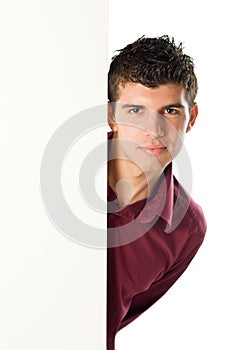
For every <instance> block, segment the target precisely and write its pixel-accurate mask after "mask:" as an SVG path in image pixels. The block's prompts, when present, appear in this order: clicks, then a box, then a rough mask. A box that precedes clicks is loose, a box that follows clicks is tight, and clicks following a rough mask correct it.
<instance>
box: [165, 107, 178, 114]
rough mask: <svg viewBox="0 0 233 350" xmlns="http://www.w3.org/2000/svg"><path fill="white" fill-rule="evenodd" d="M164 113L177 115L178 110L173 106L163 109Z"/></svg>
mask: <svg viewBox="0 0 233 350" xmlns="http://www.w3.org/2000/svg"><path fill="white" fill-rule="evenodd" d="M165 113H166V114H169V115H174V116H176V115H178V114H179V111H178V110H177V109H174V108H166V109H165Z"/></svg>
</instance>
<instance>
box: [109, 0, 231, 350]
mask: <svg viewBox="0 0 233 350" xmlns="http://www.w3.org/2000/svg"><path fill="white" fill-rule="evenodd" d="M109 10H110V11H109V13H110V17H109V62H110V57H111V56H112V55H113V54H114V50H117V49H121V48H123V47H124V46H125V45H127V44H129V43H131V42H133V41H134V40H136V39H138V38H139V37H141V36H142V35H145V36H152V37H153V36H159V35H163V34H168V35H171V36H174V38H175V40H176V42H179V41H182V42H184V46H185V52H186V53H187V54H189V55H190V56H192V57H193V58H194V61H195V64H196V73H197V77H198V81H199V94H198V97H197V102H198V104H199V116H198V119H197V121H196V125H195V127H194V128H193V129H192V131H191V132H190V133H189V134H187V137H186V147H187V149H188V152H189V155H190V158H191V161H192V169H193V178H194V182H193V190H192V196H193V198H194V199H195V200H196V201H197V202H198V203H199V204H200V205H201V206H202V208H203V210H204V213H205V216H206V220H207V224H208V230H207V235H206V238H205V241H204V244H203V246H202V247H201V249H200V250H199V252H198V254H197V256H196V257H195V259H194V260H193V262H192V263H191V265H190V267H189V268H188V270H187V271H186V272H185V273H184V275H183V276H182V277H181V278H180V279H179V280H178V281H177V282H176V284H175V285H174V286H173V287H172V289H171V290H170V291H169V292H168V293H167V294H166V295H165V296H164V297H163V298H162V299H160V301H159V302H157V303H156V304H155V305H154V306H153V307H151V308H150V309H149V310H148V311H146V312H145V313H144V314H143V315H141V316H140V317H139V318H138V319H137V320H135V321H134V322H133V323H132V324H130V325H128V326H127V327H126V328H124V329H122V330H121V331H120V332H119V333H118V335H117V338H116V345H117V346H116V350H128V349H134V350H137V349H138V350H139V349H140V350H141V349H146V350H152V349H153V350H154V349H155V350H157V349H159V350H168V349H169V350H170V349H177V350H178V349H179V350H187V349H189V350H196V349H200V350H204V349H211V348H216V349H226V350H227V349H229V350H230V349H233V340H232V322H231V318H232V312H233V307H232V295H233V283H232V265H233V264H232V243H233V240H232V234H233V228H232V223H231V220H232V194H233V193H232V184H231V178H232V176H231V169H230V167H231V158H232V118H233V114H232V110H231V101H232V79H233V73H232V54H233V51H232V35H231V33H232V24H231V23H232V20H231V13H232V11H231V9H230V1H224V0H223V1H221V2H216V1H213V2H211V3H208V2H203V1H202V2H201V1H200V2H199V1H198V2H197V1H194V2H187V1H184V0H183V1H181V0H178V1H172V0H169V1H153V0H144V1H133V0H127V1H125V0H124V1H123V0H118V1H113V0H110V9H109Z"/></svg>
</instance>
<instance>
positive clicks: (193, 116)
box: [186, 102, 198, 132]
mask: <svg viewBox="0 0 233 350" xmlns="http://www.w3.org/2000/svg"><path fill="white" fill-rule="evenodd" d="M197 115H198V106H197V104H196V102H195V103H194V105H193V107H192V109H191V112H190V117H189V122H188V126H187V129H186V132H189V131H190V130H191V129H192V127H193V125H194V124H195V121H196V118H197Z"/></svg>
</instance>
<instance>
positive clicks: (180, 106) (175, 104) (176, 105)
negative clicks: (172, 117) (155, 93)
mask: <svg viewBox="0 0 233 350" xmlns="http://www.w3.org/2000/svg"><path fill="white" fill-rule="evenodd" d="M166 108H181V109H184V108H185V107H184V105H182V103H179V102H178V103H169V104H167V105H164V106H162V107H161V108H160V109H161V110H162V109H166Z"/></svg>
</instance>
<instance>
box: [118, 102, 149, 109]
mask: <svg viewBox="0 0 233 350" xmlns="http://www.w3.org/2000/svg"><path fill="white" fill-rule="evenodd" d="M136 107H138V108H146V107H145V106H143V105H135V104H131V103H125V104H122V106H121V108H122V109H125V108H136Z"/></svg>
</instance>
